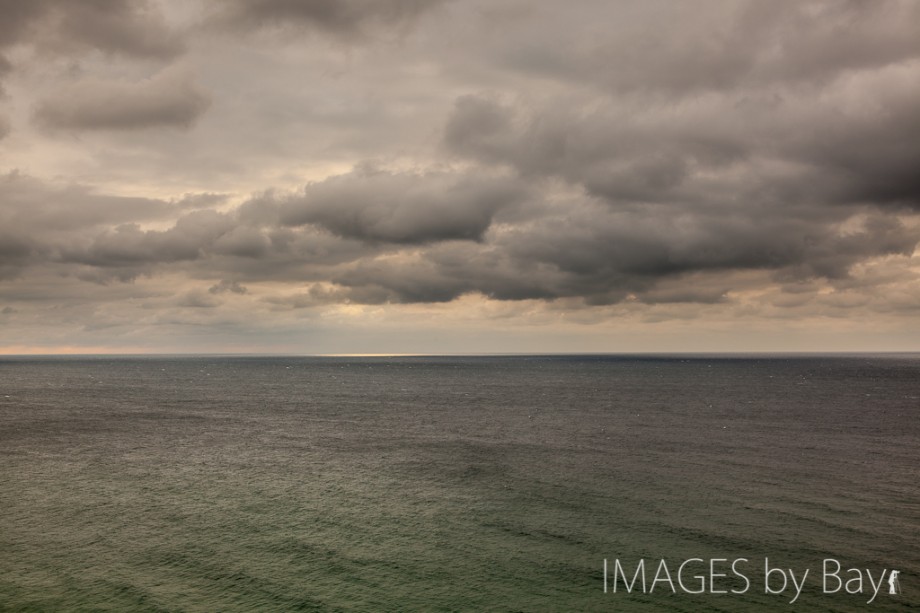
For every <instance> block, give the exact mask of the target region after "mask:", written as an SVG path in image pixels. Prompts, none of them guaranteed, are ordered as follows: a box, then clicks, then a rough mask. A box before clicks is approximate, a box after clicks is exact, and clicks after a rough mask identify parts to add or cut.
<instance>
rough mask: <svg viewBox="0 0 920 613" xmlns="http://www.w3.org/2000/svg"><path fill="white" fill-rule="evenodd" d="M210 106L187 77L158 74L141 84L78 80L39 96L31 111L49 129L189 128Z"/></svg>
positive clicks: (205, 96) (207, 99) (206, 98)
mask: <svg viewBox="0 0 920 613" xmlns="http://www.w3.org/2000/svg"><path fill="white" fill-rule="evenodd" d="M209 105H210V99H209V97H208V95H207V94H205V93H204V92H203V91H201V89H200V88H198V87H196V86H195V85H194V83H192V81H191V79H190V78H189V77H188V76H186V75H181V74H160V75H155V76H154V77H152V78H150V79H148V80H146V81H144V82H142V83H140V84H126V83H120V82H96V81H89V80H87V81H82V82H80V83H77V84H74V85H72V86H70V87H68V88H64V89H62V90H61V91H59V92H57V93H56V96H55V97H54V98H50V99H47V100H43V101H41V102H40V103H39V106H38V108H37V109H36V111H35V116H36V119H37V120H38V122H39V123H40V124H41V125H42V126H44V127H47V128H51V129H64V130H107V129H108V130H136V129H142V128H157V127H177V128H189V127H190V126H191V125H192V123H193V122H194V121H195V120H196V119H197V118H198V117H199V116H200V115H201V114H202V113H204V112H205V111H206V110H207V108H208V106H209Z"/></svg>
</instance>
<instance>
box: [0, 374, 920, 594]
mask: <svg viewBox="0 0 920 613" xmlns="http://www.w3.org/2000/svg"><path fill="white" fill-rule="evenodd" d="M918 410H920V358H918V357H916V356H853V357H834V358H826V357H824V358H818V357H811V358H804V357H774V358H740V357H732V358H727V357H692V358H691V357H644V358H637V357H494V358H493V357H479V358H455V357H451V358H229V357H225V358H213V357H211V358H209V357H202V358H137V359H128V358H118V359H114V358H64V359H50V358H43V359H27V358H6V359H2V360H0V609H8V610H49V611H56V610H170V611H173V610H199V611H218V610H220V611H232V610H307V611H314V610H315V611H374V612H377V611H467V610H469V611H477V610H490V611H593V610H597V611H604V610H627V611H629V610H636V611H655V610H663V611H672V610H673V611H694V610H704V609H705V610H722V611H745V610H748V611H763V610H795V611H810V610H813V611H825V610H836V611H850V610H852V611H858V610H865V609H866V608H867V605H866V604H865V601H866V598H865V597H861V596H853V595H847V594H836V595H828V594H823V593H822V592H821V585H820V580H819V578H817V577H814V574H816V573H819V572H820V565H821V561H822V559H824V558H836V559H838V560H840V561H841V562H842V563H843V564H844V566H845V567H849V566H856V567H863V568H871V569H873V570H877V569H883V568H887V569H891V568H897V569H900V570H901V571H902V575H901V577H900V584H901V588H902V594H901V595H899V596H889V595H887V594H883V595H880V596H879V597H878V599H877V600H876V601H875V602H874V603H873V604H872V605H869V607H871V609H872V610H878V611H894V610H903V609H906V608H912V607H913V608H916V607H918V606H920V479H918V477H920V471H918V459H920V438H918V434H920V420H918ZM765 556H768V557H769V558H770V561H771V563H775V564H776V565H778V566H785V567H793V568H795V569H796V570H797V571H801V570H804V569H805V568H809V567H811V568H812V571H811V572H812V577H811V578H809V581H810V583H807V584H806V586H805V589H804V590H803V593H802V595H801V597H800V599H799V600H798V601H797V602H796V603H795V605H789V604H787V603H788V601H789V598H790V597H791V596H785V597H784V596H779V595H777V596H774V595H766V594H763V593H762V592H763V590H762V577H760V576H759V573H762V569H761V568H760V567H759V566H757V565H758V564H760V563H762V560H763V558H764V557H765ZM643 557H644V558H646V559H647V560H648V561H649V562H654V563H657V562H658V560H659V559H661V558H666V559H668V561H669V562H670V561H672V560H673V561H674V563H675V567H676V564H678V563H679V562H680V561H682V560H684V559H686V558H691V557H699V558H710V557H717V558H728V559H729V560H732V559H734V558H739V557H744V558H749V559H751V560H752V562H751V566H749V567H748V568H749V570H750V571H751V572H750V574H751V579H752V583H753V586H752V588H751V589H750V590H749V591H748V592H746V593H744V594H740V595H732V594H728V595H715V594H704V595H697V596H693V595H688V594H683V593H681V594H677V595H673V594H670V592H669V590H664V589H661V588H659V590H660V591H656V593H653V594H645V595H643V594H637V593H633V594H624V593H622V591H620V592H618V593H617V594H612V593H607V594H604V592H603V572H602V563H603V560H604V559H605V558H607V559H608V560H609V561H610V563H611V564H612V563H613V560H614V559H617V558H618V559H620V560H622V561H624V562H628V563H629V564H632V565H634V564H635V562H637V561H638V560H639V559H640V558H643ZM866 589H868V586H867V587H866Z"/></svg>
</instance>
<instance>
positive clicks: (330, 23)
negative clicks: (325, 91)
mask: <svg viewBox="0 0 920 613" xmlns="http://www.w3.org/2000/svg"><path fill="white" fill-rule="evenodd" d="M445 2H446V0H255V1H253V0H226V1H221V2H216V3H215V4H214V6H215V9H216V10H215V12H214V15H213V16H212V20H213V21H214V22H215V23H217V24H219V25H221V26H223V27H229V28H231V29H235V30H256V29H260V28H266V27H273V28H280V27H287V28H291V27H297V26H305V27H309V28H313V29H316V30H319V31H325V32H329V33H331V34H335V35H338V36H348V37H354V36H365V35H367V34H369V33H371V32H373V31H376V30H379V29H393V28H397V29H401V28H405V27H406V26H408V25H411V24H412V23H413V22H414V21H415V20H416V19H417V18H418V17H419V15H421V14H422V13H424V12H426V11H428V10H430V9H432V8H434V7H436V6H438V5H441V4H444V3H445Z"/></svg>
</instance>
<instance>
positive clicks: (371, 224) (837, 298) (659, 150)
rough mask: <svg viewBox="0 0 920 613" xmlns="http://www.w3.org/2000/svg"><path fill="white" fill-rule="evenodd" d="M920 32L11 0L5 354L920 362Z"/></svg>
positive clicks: (342, 7) (711, 11) (676, 6)
mask: <svg viewBox="0 0 920 613" xmlns="http://www.w3.org/2000/svg"><path fill="white" fill-rule="evenodd" d="M918 29H920V3H918V2H914V1H912V0H905V1H902V2H899V1H889V0H873V1H846V0H835V1H827V2H824V1H807V0H803V1H801V2H763V1H743V0H737V1H736V0H720V1H707V0H700V1H695V2H679V1H677V0H673V1H667V2H662V1H657V0H641V1H638V0H636V1H629V0H624V1H618V2H609V1H607V0H603V1H592V0H573V1H572V2H558V1H557V0H481V1H479V0H299V1H298V0H177V1H173V0H80V1H74V0H32V1H30V2H22V1H18V0H0V353H5V354H24V353H30V354H31V353H282V354H330V353H331V354H378V353H379V354H399V353H435V354H450V353H527V352H536V353H552V352H591V353H594V352H614V353H616V352H683V351H687V352H711V351H741V352H752V351H918V350H920V251H918V242H920V110H918V109H920V36H918V35H917V32H918Z"/></svg>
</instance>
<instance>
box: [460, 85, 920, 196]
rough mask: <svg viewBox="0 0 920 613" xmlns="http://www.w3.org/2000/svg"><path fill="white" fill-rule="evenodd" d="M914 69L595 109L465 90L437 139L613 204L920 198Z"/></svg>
mask: <svg viewBox="0 0 920 613" xmlns="http://www.w3.org/2000/svg"><path fill="white" fill-rule="evenodd" d="M910 74H912V73H909V72H905V71H904V70H902V69H899V68H893V69H891V71H890V74H882V75H880V76H864V77H863V78H862V80H863V81H864V83H863V84H864V85H865V86H866V87H867V88H872V89H871V90H868V91H869V92H871V93H866V92H861V93H860V94H859V96H857V95H856V94H855V93H854V91H853V89H852V88H850V86H849V84H848V83H846V82H844V83H838V84H836V85H835V86H834V87H833V88H828V89H826V90H818V91H805V92H803V91H801V90H796V91H791V92H787V93H783V94H777V93H775V92H769V93H766V94H763V93H759V94H758V93H756V92H752V93H750V94H746V95H744V96H740V97H739V96H737V95H734V94H731V95H726V96H721V95H712V96H709V97H704V98H698V97H693V98H690V99H687V100H675V101H674V102H673V103H671V104H668V105H652V106H650V107H645V106H644V105H638V106H630V105H628V106H625V107H622V108H617V107H616V106H614V107H613V108H605V109H601V110H597V109H595V108H591V107H593V106H596V104H595V103H592V104H591V105H590V106H589V107H588V108H587V109H579V108H567V109H557V108H554V107H551V106H550V107H546V108H538V109H536V110H533V109H527V110H523V109H519V108H515V107H514V106H512V105H510V104H503V103H500V102H498V101H496V100H494V99H492V98H490V97H486V96H464V97H461V98H459V99H458V100H457V102H456V105H455V108H454V110H453V113H452V114H451V116H450V119H449V120H448V122H447V125H446V129H445V136H444V142H445V145H446V146H447V148H448V149H449V150H450V151H452V152H454V153H455V154H458V155H461V156H464V157H467V158H471V159H474V160H477V161H479V162H480V163H483V164H503V165H508V166H510V167H512V168H514V169H515V170H517V171H518V172H520V173H521V174H522V175H525V176H532V177H547V176H554V177H559V178H563V179H565V180H566V181H568V182H570V183H572V184H575V185H578V186H581V187H583V188H584V189H585V190H586V191H587V192H589V193H591V194H593V195H595V196H598V197H601V198H604V199H607V200H609V201H611V202H678V201H681V202H685V203H688V204H691V203H693V204H700V203H707V204H712V203H716V202H720V201H721V202H726V201H728V200H734V201H739V200H742V199H746V200H750V201H752V202H754V203H758V202H763V200H764V199H769V200H773V201H775V202H776V203H777V205H779V206H784V207H785V206H789V205H792V204H798V203H805V202H808V203H819V204H834V203H867V202H868V203H874V204H879V205H888V204H891V205H895V206H904V205H907V206H912V207H915V208H920V190H918V183H917V173H916V172H915V171H914V170H915V169H916V168H918V167H920V119H918V114H917V113H916V112H915V108H916V105H917V103H918V101H920V84H918V83H916V82H915V81H912V80H909V79H908V77H909V75H910ZM848 98H849V99H848Z"/></svg>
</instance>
